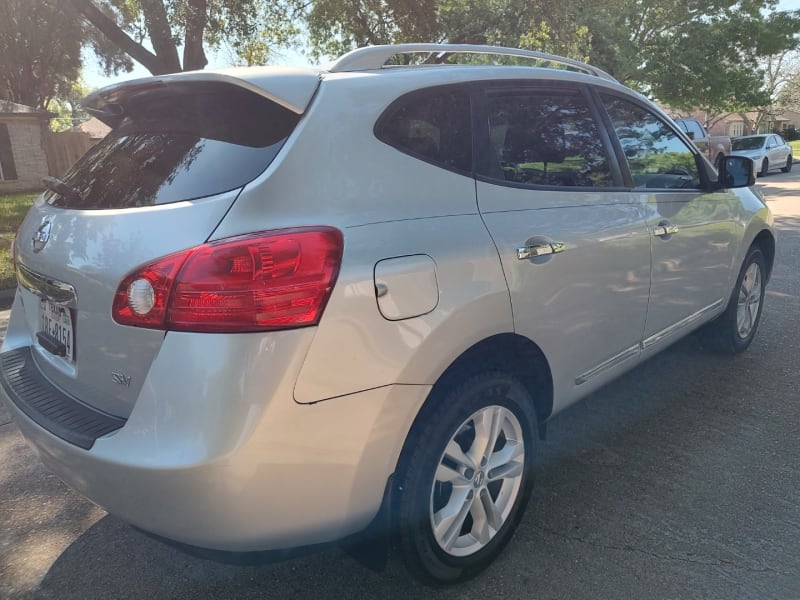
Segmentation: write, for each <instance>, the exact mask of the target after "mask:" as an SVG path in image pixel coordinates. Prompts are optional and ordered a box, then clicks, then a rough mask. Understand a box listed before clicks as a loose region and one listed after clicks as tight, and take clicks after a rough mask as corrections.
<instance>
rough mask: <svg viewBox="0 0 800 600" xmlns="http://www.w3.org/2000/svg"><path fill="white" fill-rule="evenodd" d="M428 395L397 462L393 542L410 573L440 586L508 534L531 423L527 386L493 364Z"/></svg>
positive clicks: (473, 567) (531, 451) (517, 506)
mask: <svg viewBox="0 0 800 600" xmlns="http://www.w3.org/2000/svg"><path fill="white" fill-rule="evenodd" d="M434 402H436V405H435V406H434V408H433V409H432V410H431V412H429V413H428V414H427V415H426V417H427V418H425V419H424V421H421V422H419V423H418V425H417V426H416V427H415V431H412V434H411V435H412V436H413V437H412V438H410V440H409V443H408V444H407V449H406V452H407V453H408V455H407V456H404V460H403V464H402V466H401V467H400V468H399V469H398V477H397V486H396V488H395V494H396V496H395V498H396V502H397V506H398V509H397V519H398V523H397V526H398V527H397V538H398V539H397V541H398V545H399V547H400V550H401V552H402V555H403V558H404V560H405V562H406V565H407V566H408V567H409V569H410V570H411V571H412V572H413V573H414V574H415V575H416V576H417V577H419V578H420V579H421V580H422V581H424V582H426V583H429V584H434V585H445V584H451V583H455V582H458V581H462V580H465V579H469V578H470V577H473V576H475V575H477V574H478V573H480V572H481V571H482V570H483V569H485V568H486V567H487V566H488V565H489V564H490V563H491V562H492V561H493V560H494V559H495V558H496V557H497V555H498V554H500V552H501V551H502V549H503V548H504V547H505V545H506V544H507V543H508V542H509V540H510V539H511V537H512V535H513V533H514V530H515V529H516V527H517V525H518V523H519V521H520V519H521V518H522V515H523V513H524V511H525V506H526V504H527V503H528V497H529V496H530V492H531V489H532V486H533V472H532V471H533V469H532V467H533V459H534V456H535V453H536V431H537V428H536V413H535V411H534V406H533V402H532V400H531V397H530V395H529V393H528V391H527V389H526V388H525V387H524V386H523V385H522V384H521V383H520V382H519V381H518V380H517V379H515V378H514V377H512V376H510V375H507V374H505V373H502V372H488V373H482V374H478V375H474V376H472V377H469V378H467V379H466V380H464V381H463V382H462V383H460V384H459V385H455V386H453V387H452V388H451V389H449V390H446V391H445V392H444V393H443V394H442V395H441V396H439V397H438V398H437V399H434Z"/></svg>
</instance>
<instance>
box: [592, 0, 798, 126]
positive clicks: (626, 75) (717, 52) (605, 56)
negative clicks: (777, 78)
mask: <svg viewBox="0 0 800 600" xmlns="http://www.w3.org/2000/svg"><path fill="white" fill-rule="evenodd" d="M600 4H601V6H589V5H587V7H586V8H585V10H584V12H583V14H582V22H583V23H585V24H586V25H587V27H588V28H589V31H590V33H591V37H592V50H591V54H590V58H591V60H592V62H593V63H595V64H597V65H598V66H600V67H603V68H605V69H606V70H608V71H609V72H610V73H611V74H612V75H614V76H615V77H617V78H618V79H619V80H620V81H623V82H625V83H628V84H629V85H633V86H634V87H637V88H639V89H640V90H641V91H644V92H646V93H648V94H650V95H651V96H654V97H655V98H657V99H658V100H659V101H661V102H664V103H666V104H669V105H670V106H672V107H675V108H684V109H688V108H697V107H700V108H702V109H704V110H707V111H708V112H710V113H720V112H738V111H740V110H743V109H749V108H751V107H753V106H759V105H761V104H763V103H764V102H766V101H767V97H768V93H766V92H765V90H764V89H763V73H762V71H761V65H760V63H759V60H760V59H762V58H763V57H766V56H770V55H773V54H776V53H779V52H781V51H784V50H786V49H791V48H794V47H795V46H796V45H797V41H796V39H795V35H796V34H797V33H798V31H800V13H797V12H786V11H774V8H775V6H776V4H777V3H776V2H775V1H774V0H739V1H737V0H616V1H615V2H610V3H606V2H600ZM770 11H772V12H770Z"/></svg>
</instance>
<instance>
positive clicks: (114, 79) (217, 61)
mask: <svg viewBox="0 0 800 600" xmlns="http://www.w3.org/2000/svg"><path fill="white" fill-rule="evenodd" d="M778 8H779V9H780V10H800V0H780V1H779V2H778ZM84 58H85V61H84V64H85V66H84V70H83V78H84V80H85V82H86V85H87V86H88V87H89V89H92V90H93V89H97V88H100V87H104V86H106V85H111V84H113V83H118V82H120V81H126V80H128V79H136V78H138V77H148V76H149V75H150V72H149V71H148V70H147V69H145V68H144V67H143V66H141V65H140V64H139V63H137V62H134V65H135V66H134V69H133V71H132V72H130V73H121V74H120V75H115V76H111V77H107V76H105V75H104V74H103V73H102V70H101V69H100V66H99V65H98V63H97V61H96V60H95V58H94V55H93V54H92V53H91V51H89V52H87V53H85V55H84ZM208 60H209V64H208V67H228V66H231V58H230V56H228V55H227V54H226V53H225V52H219V53H217V54H213V55H209V57H208ZM269 64H271V65H278V66H290V67H309V66H314V65H315V64H316V63H315V62H314V61H312V60H311V59H310V58H309V57H307V56H304V55H303V54H302V53H301V52H299V51H295V50H282V51H280V52H279V53H276V55H275V56H274V57H273V59H272V60H271V61H270V63H269Z"/></svg>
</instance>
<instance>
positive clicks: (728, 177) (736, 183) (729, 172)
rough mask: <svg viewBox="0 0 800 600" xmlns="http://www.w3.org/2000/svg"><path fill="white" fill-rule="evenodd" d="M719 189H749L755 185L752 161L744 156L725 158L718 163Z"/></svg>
mask: <svg viewBox="0 0 800 600" xmlns="http://www.w3.org/2000/svg"><path fill="white" fill-rule="evenodd" d="M717 182H718V187H720V188H739V187H749V186H751V185H755V183H756V173H755V167H754V166H753V159H751V158H747V157H745V156H726V157H725V158H724V159H723V160H721V161H720V165H719V177H718V178H717Z"/></svg>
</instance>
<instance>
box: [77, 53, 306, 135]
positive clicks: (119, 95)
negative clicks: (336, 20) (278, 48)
mask: <svg viewBox="0 0 800 600" xmlns="http://www.w3.org/2000/svg"><path fill="white" fill-rule="evenodd" d="M319 82H320V72H319V71H316V70H314V69H292V68H285V67H252V68H247V69H241V68H240V69H235V70H234V69H221V70H208V71H191V72H188V73H176V74H174V75H161V76H158V77H144V78H141V79H133V80H131V81H126V82H123V83H117V84H114V85H111V86H108V87H105V88H102V89H100V90H98V91H96V92H93V93H91V94H89V95H88V96H87V97H86V98H85V99H84V100H83V102H82V103H81V104H82V106H83V108H84V109H85V110H86V112H88V113H89V114H91V115H92V116H94V117H97V118H98V119H100V120H101V121H103V122H104V123H105V124H106V125H109V126H110V127H116V126H117V125H119V123H120V122H121V121H122V118H123V117H124V115H125V106H126V105H127V104H129V103H130V102H132V101H135V100H136V99H138V98H140V97H142V96H144V95H148V94H150V93H153V92H155V91H157V90H160V91H163V92H170V91H174V92H175V93H176V94H180V93H193V92H197V91H200V90H202V89H203V88H219V87H220V86H225V85H231V86H235V87H239V88H243V89H245V90H248V91H250V92H252V93H254V94H256V95H258V96H262V97H263V98H266V99H268V100H271V101H272V102H275V103H276V104H279V105H280V106H282V107H284V108H286V109H288V110H290V111H292V112H293V113H295V114H298V115H300V114H303V112H305V109H306V107H307V106H308V104H309V102H310V101H311V98H312V97H313V96H314V93H315V92H316V91H317V87H318V86H319Z"/></svg>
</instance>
